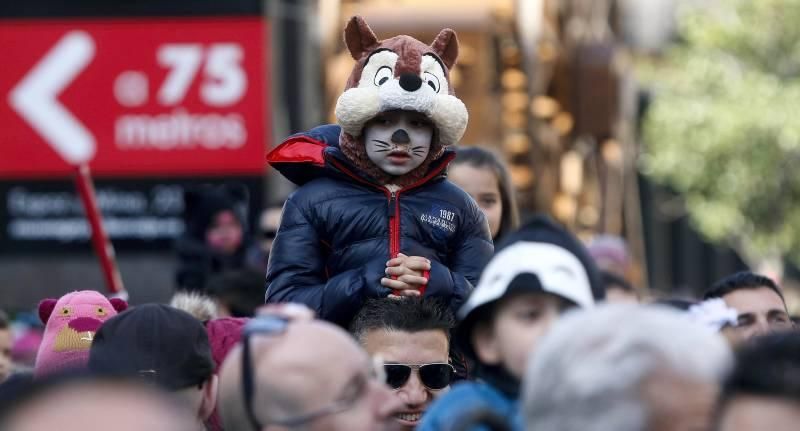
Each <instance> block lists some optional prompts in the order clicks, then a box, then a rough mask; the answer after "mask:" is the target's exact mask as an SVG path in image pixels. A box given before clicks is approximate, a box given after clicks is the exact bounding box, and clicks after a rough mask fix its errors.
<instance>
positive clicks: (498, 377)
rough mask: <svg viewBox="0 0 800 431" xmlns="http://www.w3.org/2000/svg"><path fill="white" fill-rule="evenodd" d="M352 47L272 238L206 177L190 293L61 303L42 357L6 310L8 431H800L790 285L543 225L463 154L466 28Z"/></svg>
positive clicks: (297, 163) (797, 344)
mask: <svg viewBox="0 0 800 431" xmlns="http://www.w3.org/2000/svg"><path fill="white" fill-rule="evenodd" d="M345 41H346V43H347V47H348V49H349V50H350V53H351V54H352V55H353V58H354V60H355V61H356V65H355V67H354V69H353V73H352V75H351V77H350V79H349V80H348V82H347V88H346V90H345V92H344V93H343V94H342V96H341V97H340V99H339V101H338V103H337V108H336V115H337V120H338V125H329V126H321V127H318V128H316V129H313V130H311V131H310V132H307V133H301V134H298V135H294V136H292V137H290V138H288V139H287V140H286V141H285V142H284V143H282V144H281V145H280V146H278V147H276V148H275V149H274V150H273V151H272V152H271V153H270V154H269V156H268V161H269V162H270V163H271V164H272V165H273V166H274V167H275V168H276V169H278V170H279V171H280V172H281V173H283V174H284V175H285V176H287V178H289V179H290V180H292V181H293V182H295V184H296V185H297V186H298V189H297V190H296V191H295V192H294V193H293V194H292V195H291V196H290V197H289V198H288V199H287V200H286V202H285V203H284V205H283V210H282V214H281V215H279V214H278V213H277V212H276V211H274V210H270V211H268V212H265V214H264V216H263V217H262V219H261V220H259V222H260V225H259V226H258V228H257V229H256V230H257V231H258V238H257V239H253V240H249V239H248V238H249V235H248V233H247V232H248V227H247V223H246V220H247V215H246V213H247V211H245V210H244V207H245V206H246V204H247V196H246V193H244V192H243V191H242V190H241V189H238V188H236V187H232V186H229V185H222V186H220V185H214V186H211V185H209V186H204V187H202V188H199V189H197V190H191V191H189V192H188V193H187V195H186V208H187V215H186V220H187V231H186V233H185V235H184V236H183V237H181V238H180V239H179V240H178V242H177V245H176V250H177V253H178V257H179V262H180V263H179V265H178V269H177V272H176V287H177V293H176V295H175V297H174V298H173V300H172V302H171V303H170V305H166V304H135V305H130V304H127V303H126V302H125V301H123V300H122V299H120V298H106V297H105V296H103V295H102V294H100V293H98V292H96V291H91V290H89V291H80V292H72V293H68V294H66V295H64V296H63V297H61V298H58V299H45V300H43V301H42V302H41V303H40V304H39V307H38V314H39V318H40V320H41V323H42V325H43V329H42V332H41V336H40V342H39V343H37V346H38V347H37V350H36V355H35V362H34V363H32V364H30V367H26V366H25V365H21V364H18V363H15V361H14V360H13V358H12V353H13V352H12V350H13V349H12V341H13V340H12V337H11V332H10V326H9V321H8V318H7V317H6V316H5V315H3V314H2V313H0V382H2V384H0V430H3V431H29V430H30V431H33V430H44V429H57V430H65V431H70V430H80V431H93V430H98V431H99V430H103V431H106V430H108V429H118V430H128V429H130V430H134V429H136V430H140V429H149V430H164V431H168V430H169V431H200V430H212V431H221V430H225V431H255V430H288V429H306V430H333V431H336V430H342V431H359V430H412V429H418V430H423V431H428V430H431V431H434V430H444V431H447V430H529V431H594V430H597V431H612V430H613V431H645V430H649V431H702V430H708V431H710V430H720V431H756V430H758V431H760V430H773V431H783V430H790V429H794V426H796V425H795V424H796V423H798V419H800V332H798V331H797V330H796V328H795V325H794V323H793V321H792V319H791V316H790V314H789V309H788V307H787V305H786V300H785V298H784V295H783V291H782V289H781V287H780V286H778V285H777V284H776V283H775V282H774V281H773V280H771V279H770V278H768V277H765V276H762V275H758V274H754V273H751V272H743V273H737V274H732V275H730V276H728V277H726V278H724V279H722V280H720V281H719V282H718V283H716V284H714V285H713V286H709V287H708V288H707V289H706V292H705V295H704V296H703V298H701V299H696V300H689V299H685V298H680V299H677V298H655V299H654V298H649V297H648V296H647V295H646V291H645V290H644V289H642V287H641V286H635V283H633V282H631V280H630V277H629V275H628V274H627V273H626V267H627V264H628V258H627V256H626V255H625V253H624V250H621V249H624V247H620V245H619V244H620V243H621V240H620V239H619V238H611V237H599V238H597V239H596V240H595V241H593V242H592V243H591V244H589V245H588V246H587V245H586V244H584V243H583V242H582V241H581V240H579V239H578V238H577V237H576V236H575V235H573V234H572V233H570V232H569V231H568V230H566V229H565V228H564V227H562V226H560V225H559V224H558V223H556V222H554V221H552V220H551V219H549V218H548V217H546V216H544V215H533V216H530V217H527V218H526V220H525V221H524V222H522V223H521V222H520V215H519V213H518V210H517V208H516V204H515V199H514V194H513V191H512V190H511V185H510V182H509V176H508V173H507V171H506V169H505V167H504V166H503V164H502V163H501V162H500V161H499V158H498V157H497V156H496V155H494V154H493V153H491V152H490V151H487V150H485V149H481V148H478V147H467V148H459V149H457V150H455V149H453V147H454V146H455V144H456V143H457V142H458V141H459V140H460V138H461V136H462V135H463V133H464V128H465V127H466V121H467V113H466V108H465V107H464V106H463V104H462V103H461V102H460V101H459V100H458V99H457V98H456V97H455V95H454V93H453V91H452V88H450V86H449V76H448V75H449V70H450V68H451V67H452V66H453V64H454V62H455V61H456V57H457V55H458V41H457V38H456V36H455V33H454V32H453V31H452V30H449V29H445V30H442V32H441V33H439V35H438V36H437V37H436V38H435V40H434V41H433V43H432V44H430V45H428V44H424V43H422V42H420V41H418V40H416V39H413V38H410V37H408V36H397V37H394V38H390V39H386V40H378V39H377V37H375V35H374V33H373V32H372V30H371V29H370V28H369V26H368V25H367V23H366V22H365V21H364V20H363V19H361V18H359V17H354V18H353V19H351V20H350V22H349V23H348V25H347V27H346V30H345ZM265 262H268V263H267V264H265ZM265 274H266V275H265ZM265 276H266V286H265V284H264V279H265Z"/></svg>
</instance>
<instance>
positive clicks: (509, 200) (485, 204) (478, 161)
mask: <svg viewBox="0 0 800 431" xmlns="http://www.w3.org/2000/svg"><path fill="white" fill-rule="evenodd" d="M447 177H448V178H449V179H450V181H452V182H453V183H455V185H457V186H459V187H461V188H462V189H463V190H464V191H465V192H467V193H469V195H470V196H472V199H475V202H477V203H478V206H479V207H480V208H481V211H483V214H484V215H486V220H487V221H488V222H489V231H490V232H491V234H492V240H493V241H494V243H495V244H497V243H498V241H499V240H500V239H501V238H502V237H504V236H505V235H507V234H508V233H510V232H512V231H514V230H515V229H517V227H518V226H519V209H518V208H517V199H516V197H515V196H514V188H513V185H512V184H511V181H510V179H509V175H508V169H506V167H505V165H504V164H503V163H502V162H501V161H500V160H499V159H498V158H497V156H496V155H495V154H493V153H492V152H491V151H488V150H485V149H483V148H480V147H461V148H458V149H456V158H455V160H453V163H452V164H451V165H450V168H449V169H448V170H447Z"/></svg>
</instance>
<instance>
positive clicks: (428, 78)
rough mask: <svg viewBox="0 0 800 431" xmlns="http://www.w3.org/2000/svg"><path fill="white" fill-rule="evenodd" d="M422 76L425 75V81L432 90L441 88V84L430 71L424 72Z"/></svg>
mask: <svg viewBox="0 0 800 431" xmlns="http://www.w3.org/2000/svg"><path fill="white" fill-rule="evenodd" d="M424 77H425V83H426V84H428V85H429V86H430V87H431V88H433V91H435V92H437V93H438V92H439V89H440V88H441V84H440V83H439V78H437V77H436V75H434V74H432V73H430V72H425V75H424Z"/></svg>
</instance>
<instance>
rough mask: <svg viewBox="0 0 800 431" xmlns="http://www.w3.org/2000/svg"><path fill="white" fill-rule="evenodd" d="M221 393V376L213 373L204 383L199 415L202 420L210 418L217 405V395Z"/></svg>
mask: <svg viewBox="0 0 800 431" xmlns="http://www.w3.org/2000/svg"><path fill="white" fill-rule="evenodd" d="M218 393H219V376H217V375H216V374H213V375H211V378H209V379H208V380H206V382H205V383H203V401H202V402H201V403H200V411H199V412H198V417H199V418H200V419H202V420H204V421H205V420H208V418H209V417H211V413H213V412H214V408H215V407H216V406H217V395H218Z"/></svg>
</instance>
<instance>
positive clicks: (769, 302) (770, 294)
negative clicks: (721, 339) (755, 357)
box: [703, 271, 794, 344]
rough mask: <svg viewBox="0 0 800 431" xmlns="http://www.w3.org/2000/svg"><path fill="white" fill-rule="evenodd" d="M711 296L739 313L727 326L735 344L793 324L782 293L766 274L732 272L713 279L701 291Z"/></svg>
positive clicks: (709, 297)
mask: <svg viewBox="0 0 800 431" xmlns="http://www.w3.org/2000/svg"><path fill="white" fill-rule="evenodd" d="M711 298H721V299H722V300H723V301H725V304H727V305H728V306H729V307H731V308H734V309H735V310H736V311H737V312H738V313H739V317H738V322H737V324H736V326H735V327H733V328H730V329H729V330H728V331H730V332H731V334H730V339H731V340H732V341H733V343H734V344H741V343H742V342H744V341H746V340H748V339H750V338H752V337H755V336H757V335H764V334H767V333H770V332H775V331H785V330H789V329H792V328H793V327H794V323H793V322H792V320H791V318H790V317H789V311H788V309H787V307H786V302H785V300H784V298H783V293H782V292H781V290H780V288H779V287H778V285H777V284H775V282H774V281H773V280H772V279H770V278H769V277H765V276H763V275H759V274H755V273H752V272H749V271H743V272H738V273H736V274H732V275H730V276H728V277H725V278H723V279H722V280H719V281H717V282H716V283H714V285H712V286H711V287H710V288H709V289H708V290H707V291H706V292H705V294H704V295H703V299H711Z"/></svg>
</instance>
